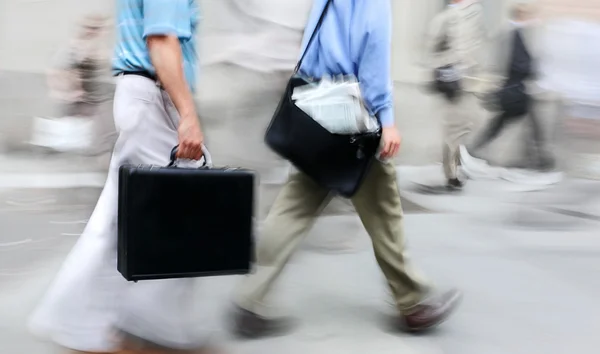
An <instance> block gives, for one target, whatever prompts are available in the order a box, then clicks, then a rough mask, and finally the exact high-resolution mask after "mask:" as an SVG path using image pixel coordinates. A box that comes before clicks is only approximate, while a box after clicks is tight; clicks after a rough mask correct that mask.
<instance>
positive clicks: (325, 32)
mask: <svg viewBox="0 0 600 354" xmlns="http://www.w3.org/2000/svg"><path fill="white" fill-rule="evenodd" d="M328 1H331V2H329V3H328ZM327 6H328V7H327ZM324 9H326V11H327V12H326V14H325V17H324V20H323V23H322V26H321V27H320V29H319V30H318V32H317V34H316V36H315V39H314V40H313V42H312V43H311V45H310V46H307V44H308V42H309V38H310V37H311V35H312V33H313V32H314V30H315V28H316V27H317V23H318V19H319V18H320V16H321V14H322V13H323V11H324ZM391 13H392V11H391V4H390V0H315V2H314V5H313V9H312V12H311V15H310V18H309V21H308V25H307V27H306V31H305V33H304V41H303V45H302V52H304V51H305V50H306V56H305V58H304V60H303V62H302V65H301V66H300V68H299V75H301V76H304V77H307V78H313V79H317V80H318V79H321V78H323V77H325V76H336V75H354V76H355V77H357V78H358V80H359V82H360V87H361V91H362V94H363V97H364V101H365V105H366V106H367V109H368V110H369V111H370V112H371V113H372V114H374V115H375V116H377V117H378V119H379V121H380V122H381V125H382V147H381V155H382V157H384V159H381V161H380V160H378V161H376V162H374V163H373V166H372V167H371V169H370V170H369V172H368V174H367V176H366V178H365V180H364V182H363V184H362V185H361V187H360V189H359V191H358V192H357V193H356V194H355V195H354V196H353V197H352V203H353V204H354V207H355V209H356V211H357V213H358V214H359V216H360V218H361V220H362V222H363V225H364V226H365V228H366V230H367V232H368V234H369V235H370V236H371V239H372V241H373V249H374V252H375V258H376V259H377V262H378V263H379V266H380V268H381V270H382V271H383V274H384V275H385V277H386V279H387V281H388V284H389V287H390V289H391V292H392V295H393V297H394V300H395V304H396V307H397V309H398V312H399V316H398V325H399V326H400V325H402V326H404V329H408V330H411V331H420V330H425V329H428V328H431V327H434V326H437V325H438V324H440V323H441V322H443V321H444V320H445V319H446V318H447V317H448V315H449V314H450V313H451V311H452V310H453V309H454V308H455V307H456V305H457V304H458V302H459V299H460V293H459V292H458V291H454V290H453V291H449V292H446V293H444V294H443V295H441V296H434V297H432V299H433V301H431V302H428V301H425V298H426V296H427V292H428V286H427V285H425V284H423V283H422V282H421V281H420V280H419V279H418V278H417V277H416V276H415V275H414V274H413V273H412V272H410V270H409V267H408V265H407V262H406V258H405V255H404V228H403V224H402V221H403V212H402V205H401V202H400V194H399V191H398V185H397V179H396V170H395V167H394V165H393V164H392V163H389V162H382V161H387V160H386V159H385V158H391V157H393V156H395V155H396V153H397V152H398V149H399V146H400V135H399V133H398V131H397V129H396V127H395V124H394V113H393V111H394V107H393V95H392V84H391V78H390V64H391V63H390V60H391V59H390V57H391V53H390V46H391ZM306 144H310V137H306ZM331 197H332V195H331V193H330V191H329V190H326V189H324V188H323V187H321V186H319V185H318V184H317V183H315V182H314V181H313V180H311V179H310V178H309V177H308V176H306V175H305V174H303V173H301V172H295V173H293V174H291V175H290V177H289V179H288V181H287V183H286V185H285V186H284V187H283V189H282V190H281V192H280V194H279V196H278V197H277V199H276V201H275V203H274V204H273V206H272V208H271V210H270V212H269V215H268V216H267V218H266V220H265V223H264V225H263V229H262V234H261V237H260V238H259V242H258V245H257V258H256V267H255V271H254V273H253V274H251V275H249V276H248V277H246V278H245V279H244V281H243V282H242V283H241V285H240V288H239V289H238V291H237V292H236V297H235V304H236V311H235V317H234V321H233V323H234V328H233V330H234V331H235V332H236V333H237V334H238V335H241V336H245V337H254V338H255V337H263V336H269V335H276V334H281V333H282V332H284V331H286V330H288V329H289V327H290V323H291V322H290V321H289V319H285V318H282V317H278V316H276V315H274V314H273V313H272V307H271V306H269V302H268V298H269V295H270V292H271V289H272V287H273V285H274V283H275V281H276V280H277V279H278V277H279V274H281V271H282V270H283V268H284V267H285V265H286V263H287V262H288V260H289V259H290V258H291V256H292V254H293V252H294V250H295V248H296V246H297V245H298V244H299V243H300V241H301V240H302V237H303V236H304V234H305V233H306V232H307V231H308V230H309V229H310V227H311V226H312V225H313V223H314V222H315V218H316V217H317V216H318V215H319V214H320V212H321V211H322V210H323V208H324V207H325V206H326V205H327V204H328V203H329V201H330V200H331Z"/></svg>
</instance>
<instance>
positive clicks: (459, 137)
mask: <svg viewBox="0 0 600 354" xmlns="http://www.w3.org/2000/svg"><path fill="white" fill-rule="evenodd" d="M472 101H473V100H472V99H471V96H470V95H467V94H463V95H461V96H460V97H459V98H457V99H456V100H453V101H448V100H444V101H443V103H442V113H443V115H444V118H443V134H444V137H443V139H444V142H443V158H442V164H443V166H444V175H445V177H446V179H448V180H452V179H457V178H458V164H459V161H460V155H459V151H460V145H461V143H462V141H463V139H464V137H465V136H466V135H468V134H469V133H470V132H471V125H472V120H471V113H470V112H471V110H473V108H474V107H473V104H472Z"/></svg>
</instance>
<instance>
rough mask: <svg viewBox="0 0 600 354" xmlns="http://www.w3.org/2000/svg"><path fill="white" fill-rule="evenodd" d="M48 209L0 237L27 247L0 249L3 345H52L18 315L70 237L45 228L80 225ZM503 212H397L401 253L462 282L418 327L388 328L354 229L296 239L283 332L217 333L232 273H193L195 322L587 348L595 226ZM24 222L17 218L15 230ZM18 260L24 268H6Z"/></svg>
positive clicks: (518, 351) (497, 346) (524, 350)
mask: <svg viewBox="0 0 600 354" xmlns="http://www.w3.org/2000/svg"><path fill="white" fill-rule="evenodd" d="M40 217H42V219H39V218H40ZM35 218H36V220H39V222H38V223H39V224H40V225H41V224H43V223H44V222H47V221H44V219H43V216H42V215H39V216H37V217H35ZM347 218H352V216H347ZM51 220H55V223H54V224H53V225H54V226H53V228H51V229H49V230H48V231H49V233H47V234H45V235H40V237H39V238H38V239H37V242H35V243H29V244H21V245H14V246H7V247H2V248H0V252H2V253H4V252H10V253H11V254H15V257H19V255H20V257H25V256H27V255H31V254H32V252H33V254H36V253H37V254H38V257H37V261H34V262H32V263H30V264H28V265H27V266H26V269H23V266H22V265H20V266H19V265H18V264H10V263H9V264H5V263H4V262H3V261H1V260H0V263H1V264H2V268H3V273H2V274H0V285H3V291H2V292H1V293H0V352H1V353H3V354H21V353H36V354H51V353H54V351H53V349H52V347H51V346H49V345H48V344H46V343H42V342H39V341H36V340H34V338H32V337H31V336H30V334H29V333H28V332H27V330H26V326H25V323H26V318H27V315H28V314H29V313H30V311H31V310H32V309H33V307H34V306H35V303H36V302H37V301H38V299H39V297H40V296H41V295H42V294H43V291H44V289H45V288H46V286H47V284H48V282H49V281H50V280H51V279H52V277H53V274H54V273H55V272H56V271H57V269H58V267H59V265H60V262H61V259H62V258H63V257H64V255H65V254H66V252H67V251H68V249H69V244H72V243H73V242H74V241H75V238H74V237H72V238H69V237H63V238H62V240H63V242H61V243H60V244H56V242H48V241H50V240H49V239H48V238H51V237H53V236H54V235H56V233H61V232H62V233H76V232H77V230H76V229H77V228H79V229H80V230H81V228H82V227H83V225H80V226H77V225H74V224H62V226H61V225H60V224H56V221H61V220H62V221H69V220H70V219H68V218H67V215H63V217H62V218H61V217H57V216H56V215H55V216H54V217H53V218H52V219H51ZM73 220H74V219H73ZM502 223H503V215H501V213H500V214H498V213H496V214H495V215H493V214H492V215H490V217H489V218H488V220H485V222H482V221H481V220H480V219H479V218H477V217H475V218H474V217H471V216H468V215H456V214H454V215H449V214H448V215H440V214H424V215H409V216H407V218H406V230H407V236H408V243H409V247H410V252H411V256H412V257H411V259H412V260H413V261H414V262H415V264H416V265H417V266H418V268H420V269H422V270H423V271H424V272H425V274H427V276H429V277H430V279H431V280H432V281H433V282H434V283H436V284H438V285H439V286H440V288H442V289H444V288H447V287H449V286H458V287H459V288H461V289H463V290H464V291H465V301H464V303H463V305H462V307H461V308H460V310H459V311H458V312H457V314H456V316H455V317H453V318H452V319H451V320H450V321H449V322H448V323H447V325H446V326H444V327H443V328H442V329H441V330H440V331H437V332H434V333H432V334H430V335H428V336H410V335H405V334H399V333H397V332H394V331H393V330H392V329H391V327H390V326H389V318H390V317H389V315H390V314H391V313H393V309H392V308H391V307H390V306H389V305H388V295H387V292H386V290H385V285H384V280H383V277H382V276H381V273H380V272H379V270H378V268H377V265H376V263H375V260H374V257H373V255H372V250H371V248H370V246H369V241H368V238H367V237H366V235H365V234H364V232H362V231H361V230H359V231H361V233H360V240H361V242H362V246H363V247H360V248H357V249H356V250H355V252H347V253H342V254H335V255H331V254H328V255H324V254H319V253H315V252H312V251H310V250H304V251H301V252H299V253H298V254H297V255H296V257H295V258H294V259H293V261H292V263H291V264H290V266H289V267H288V268H287V270H286V272H285V274H284V277H283V278H282V282H281V284H280V287H279V289H278V290H277V295H279V296H278V298H279V299H280V300H281V306H282V310H284V311H285V312H289V313H291V314H292V315H294V316H295V317H297V318H298V320H299V327H298V328H296V330H295V331H294V332H292V333H291V334H290V335H288V336H284V337H281V338H274V339H268V340H259V341H238V340H235V339H233V338H231V337H230V336H229V335H228V331H227V330H226V323H227V317H226V314H227V312H228V310H229V305H230V299H231V292H232V290H233V288H234V286H235V284H236V283H237V281H238V280H239V279H237V277H223V278H206V279H202V280H200V284H201V287H200V292H199V294H198V301H199V303H200V304H201V308H200V309H199V310H198V311H199V316H200V317H201V318H202V319H203V323H204V324H205V328H204V329H205V330H208V329H212V330H214V334H215V337H214V338H215V340H216V341H217V342H218V343H220V344H222V345H223V346H224V347H225V349H227V350H228V351H226V353H231V354H263V353H291V354H295V353H298V354H300V353H302V354H305V353H314V354H320V353H323V354H337V353H339V354H364V353H373V354H387V353H390V354H391V353H407V354H417V353H418V354H441V353H444V354H481V353H485V354H506V353H511V354H531V353H544V354H571V353H580V354H594V353H596V348H597V347H598V345H600V339H598V336H597V335H596V333H597V331H598V329H600V307H599V306H598V299H597V296H596V294H597V293H598V291H600V280H599V279H598V277H596V276H595V274H597V273H598V272H599V271H600V267H599V265H598V262H597V261H596V260H597V257H598V255H599V254H600V239H599V238H598V237H597V232H596V231H597V230H594V231H575V232H573V231H570V232H568V233H564V232H544V233H540V232H532V231H531V230H519V229H514V228H507V227H506V226H502ZM61 228H62V230H61ZM28 230H31V229H28V228H27V227H26V226H25V227H23V228H21V229H19V230H17V231H18V232H19V233H21V234H27V232H28ZM334 230H336V228H335V226H334V225H333V226H332V231H334ZM334 232H335V231H334ZM338 232H339V231H338ZM19 270H21V272H22V273H23V272H24V270H27V272H24V273H23V274H22V275H20V276H18V277H15V276H12V277H11V276H10V275H9V274H10V273H11V272H18V271H19ZM7 277H8V278H10V279H12V280H11V282H10V283H7V282H6V281H7ZM573 323H577V326H573Z"/></svg>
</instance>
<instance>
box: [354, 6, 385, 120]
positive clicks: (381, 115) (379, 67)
mask: <svg viewBox="0 0 600 354" xmlns="http://www.w3.org/2000/svg"><path fill="white" fill-rule="evenodd" d="M369 1H372V2H375V3H377V4H373V6H369V7H368V9H369V11H370V13H369V14H367V21H366V22H365V26H366V30H365V33H364V36H363V39H362V43H361V48H360V52H361V55H360V60H359V63H358V80H359V83H360V86H361V92H362V95H363V99H364V102H365V105H366V107H367V109H368V110H369V111H370V112H371V113H372V114H374V115H375V116H376V117H377V118H378V119H379V121H380V122H381V125H382V126H383V127H389V126H393V125H394V97H393V85H392V77H391V66H392V63H391V56H392V50H391V49H392V18H391V16H392V15H391V13H392V9H391V4H390V0H369Z"/></svg>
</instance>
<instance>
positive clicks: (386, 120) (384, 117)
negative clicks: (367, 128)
mask: <svg viewBox="0 0 600 354" xmlns="http://www.w3.org/2000/svg"><path fill="white" fill-rule="evenodd" d="M377 118H379V122H380V123H381V126H382V127H383V128H387V127H392V126H394V108H393V107H389V106H388V107H384V108H382V109H381V110H380V111H379V112H377Z"/></svg>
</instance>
